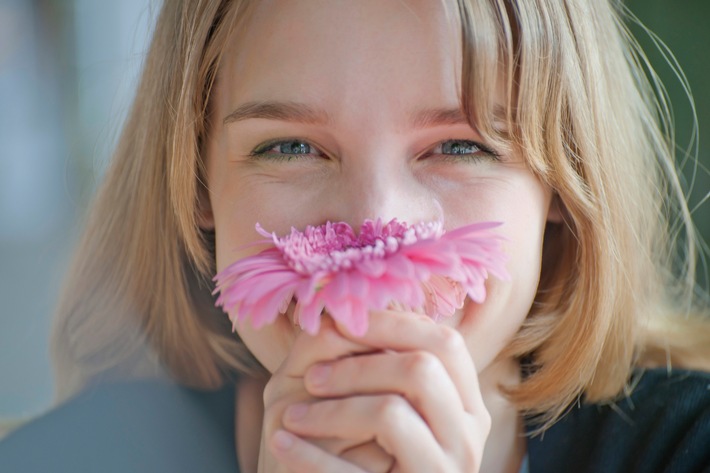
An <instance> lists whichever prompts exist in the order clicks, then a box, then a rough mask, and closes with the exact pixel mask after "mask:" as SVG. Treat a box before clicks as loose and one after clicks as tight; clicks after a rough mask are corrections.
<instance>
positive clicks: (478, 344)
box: [458, 183, 550, 369]
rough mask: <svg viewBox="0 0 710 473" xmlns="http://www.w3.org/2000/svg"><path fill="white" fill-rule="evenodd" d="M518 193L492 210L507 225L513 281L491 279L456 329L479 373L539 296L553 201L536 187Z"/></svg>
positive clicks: (522, 187) (507, 341)
mask: <svg viewBox="0 0 710 473" xmlns="http://www.w3.org/2000/svg"><path fill="white" fill-rule="evenodd" d="M533 184H535V183H533ZM519 189H520V190H519V191H516V192H511V193H509V194H508V196H509V197H511V198H510V199H507V198H505V199H501V200H499V203H498V205H495V206H494V207H495V209H494V213H495V214H496V215H495V216H494V217H495V218H496V219H498V218H500V220H501V221H503V222H504V225H503V226H502V227H501V232H502V233H503V234H504V235H505V237H506V238H507V242H506V245H505V247H506V252H507V253H508V255H509V260H508V264H507V265H506V267H507V269H508V272H509V274H510V280H509V281H499V280H496V279H494V278H492V279H490V280H489V281H488V283H487V285H486V286H487V288H488V297H487V298H486V301H485V302H484V303H483V304H481V305H478V304H475V303H473V302H469V303H468V305H467V306H466V308H465V310H464V314H463V318H462V319H461V321H460V323H459V325H458V330H459V331H460V332H461V333H462V335H463V336H464V338H465V339H466V342H467V345H468V347H469V350H470V352H471V354H472V356H473V359H474V361H475V362H476V366H477V367H478V368H479V369H484V368H485V367H486V366H488V365H489V364H490V363H491V362H492V361H493V360H494V359H495V358H496V356H497V355H498V354H499V353H500V352H501V351H502V350H503V349H504V348H505V347H506V346H507V345H508V343H510V341H511V339H512V338H513V337H514V336H515V334H516V333H517V332H518V330H519V328H520V325H521V324H522V323H523V321H524V320H525V318H526V317H527V314H528V313H529V311H530V307H531V305H532V303H533V301H534V298H535V294H536V293H537V287H538V283H539V278H540V268H541V255H542V242H543V235H544V229H545V225H546V217H547V209H548V207H549V201H550V198H549V193H548V192H547V191H545V190H544V189H543V188H542V187H541V186H540V185H538V184H535V185H524V186H521V187H520V188H519Z"/></svg>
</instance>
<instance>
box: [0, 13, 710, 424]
mask: <svg viewBox="0 0 710 473" xmlns="http://www.w3.org/2000/svg"><path fill="white" fill-rule="evenodd" d="M521 1H525V0H521ZM595 1H596V0H595ZM159 5H160V0H121V1H116V0H0V303H1V304H2V305H1V307H2V309H0V419H12V418H23V417H28V416H32V415H35V414H38V413H40V412H41V411H43V410H44V409H46V408H47V407H48V406H49V405H50V403H51V397H52V394H51V393H52V377H51V370H50V360H49V351H48V339H49V327H50V317H51V314H52V308H53V306H54V304H55V301H56V296H57V293H58V288H59V285H60V283H61V278H62V274H63V272H64V271H65V269H66V263H67V260H68V256H69V253H70V249H71V247H72V245H73V243H74V241H75V239H76V235H77V232H78V230H79V228H80V226H81V224H80V222H81V219H82V216H83V213H84V211H85V208H86V203H87V202H88V200H89V199H90V198H91V196H92V195H93V192H94V190H95V187H96V183H97V182H98V181H99V180H100V179H101V175H102V173H103V169H104V167H105V163H106V160H107V158H108V155H109V153H110V151H111V149H112V148H113V145H114V143H115V137H116V135H117V132H118V130H119V128H120V124H121V122H122V120H123V117H124V116H125V111H126V109H127V107H128V104H129V103H130V100H131V97H132V95H133V89H134V86H135V78H136V75H137V73H138V71H139V68H140V65H141V63H142V60H143V57H144V53H145V48H146V41H147V38H148V36H149V33H150V30H151V26H152V24H153V21H154V19H155V15H156V12H157V9H158V8H159ZM627 5H628V6H629V8H630V9H631V10H632V11H633V12H634V13H635V14H636V15H637V16H638V18H639V19H640V20H641V21H642V22H643V23H644V24H646V25H647V26H648V27H649V28H650V29H651V30H653V31H654V32H655V33H656V34H658V36H659V37H660V38H661V39H662V40H663V41H664V42H665V43H666V44H667V45H668V47H669V48H670V49H671V50H672V51H673V52H674V54H675V56H676V57H677V59H678V62H679V63H680V65H681V67H682V68H683V70H684V71H685V73H686V75H687V78H688V82H689V83H690V86H691V88H692V91H693V94H694V100H695V104H696V106H697V113H698V123H699V126H700V151H699V155H698V157H699V158H700V162H701V164H702V166H704V167H707V166H710V146H707V141H708V140H710V91H709V90H708V86H707V84H706V83H707V78H708V77H710V59H709V58H710V28H709V27H708V26H707V21H708V19H709V18H710V1H709V0H628V1H627ZM632 30H634V31H635V32H637V33H639V34H638V35H637V36H638V37H639V40H640V42H641V44H642V45H643V46H644V47H645V49H646V51H647V53H648V56H649V57H650V59H651V61H652V62H653V64H654V66H655V68H656V70H657V71H658V73H659V75H660V76H661V78H662V79H663V81H664V83H665V84H666V86H667V88H668V91H669V94H670V97H671V100H672V103H673V105H674V111H675V118H676V130H677V138H678V143H679V145H680V146H681V148H685V147H687V144H688V143H689V140H690V137H691V134H690V133H691V130H692V127H693V116H692V113H691V109H690V106H689V102H688V99H687V97H686V95H685V93H684V92H683V90H682V87H680V83H679V81H678V79H677V78H676V77H675V74H674V73H673V71H672V70H671V69H670V68H669V67H667V65H666V63H665V62H664V60H663V58H662V56H661V55H659V54H658V53H657V52H656V51H655V50H654V48H653V46H652V43H651V41H649V38H648V37H647V36H646V35H645V34H643V33H641V32H640V29H639V28H636V27H633V26H632ZM680 155H681V156H682V152H681V153H680ZM685 171H686V175H687V179H688V180H689V179H690V177H691V176H692V166H691V165H690V164H689V165H688V166H686V169H685ZM688 182H689V181H688ZM709 189H710V179H709V178H708V173H707V172H706V171H704V170H700V172H698V175H697V178H696V181H695V183H694V186H693V192H691V193H690V195H689V200H690V205H691V207H695V206H697V205H698V204H699V203H700V202H701V201H703V199H704V198H705V197H706V195H707V193H708V190H709ZM695 219H696V223H697V225H698V227H699V228H700V229H701V232H702V234H703V235H704V238H705V239H708V238H710V204H706V205H704V206H701V207H700V208H699V209H697V210H696V211H695Z"/></svg>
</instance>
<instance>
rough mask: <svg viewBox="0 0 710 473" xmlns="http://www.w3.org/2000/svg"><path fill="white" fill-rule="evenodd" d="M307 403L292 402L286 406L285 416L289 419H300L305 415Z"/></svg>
mask: <svg viewBox="0 0 710 473" xmlns="http://www.w3.org/2000/svg"><path fill="white" fill-rule="evenodd" d="M306 412H308V404H293V405H292V406H288V408H286V418H287V419H288V420H291V421H296V420H301V419H303V418H304V417H306Z"/></svg>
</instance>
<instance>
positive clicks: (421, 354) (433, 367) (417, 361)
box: [405, 351, 441, 385]
mask: <svg viewBox="0 0 710 473" xmlns="http://www.w3.org/2000/svg"><path fill="white" fill-rule="evenodd" d="M405 369H406V370H407V371H406V372H407V375H408V376H410V377H412V378H414V379H415V380H416V381H417V382H418V383H420V384H424V385H427V381H429V380H431V378H433V377H435V376H437V375H439V373H440V371H441V362H440V361H439V359H438V358H437V357H436V356H434V355H432V354H431V353H429V352H426V351H415V352H412V353H410V354H408V355H407V361H406V367H405Z"/></svg>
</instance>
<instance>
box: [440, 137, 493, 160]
mask: <svg viewBox="0 0 710 473" xmlns="http://www.w3.org/2000/svg"><path fill="white" fill-rule="evenodd" d="M427 155H428V156H432V155H439V156H444V157H445V158H449V159H453V160H479V159H486V158H487V159H494V160H497V159H498V158H500V155H499V154H498V153H496V152H495V151H493V150H491V149H490V148H488V147H486V146H484V145H482V144H481V143H477V142H475V141H471V140H446V141H442V142H441V143H439V144H438V145H436V146H435V147H434V148H433V149H432V150H431V151H430V152H429V153H427Z"/></svg>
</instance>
